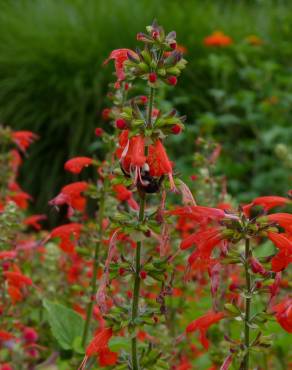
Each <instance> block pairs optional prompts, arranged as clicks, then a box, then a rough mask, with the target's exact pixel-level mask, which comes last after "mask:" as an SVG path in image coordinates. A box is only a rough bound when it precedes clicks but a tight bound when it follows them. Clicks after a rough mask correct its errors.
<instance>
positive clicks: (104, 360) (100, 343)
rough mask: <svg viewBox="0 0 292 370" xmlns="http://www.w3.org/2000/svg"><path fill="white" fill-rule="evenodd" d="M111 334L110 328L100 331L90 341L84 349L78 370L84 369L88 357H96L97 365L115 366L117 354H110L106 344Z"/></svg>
mask: <svg viewBox="0 0 292 370" xmlns="http://www.w3.org/2000/svg"><path fill="white" fill-rule="evenodd" d="M112 335H113V332H112V329H111V328H104V329H100V330H99V331H98V332H97V334H96V335H95V337H94V338H93V339H92V341H91V342H90V343H89V345H88V346H87V348H86V352H85V357H84V359H83V361H82V363H81V365H80V367H79V369H78V370H83V369H85V366H86V363H87V360H88V358H89V357H92V356H96V355H97V356H98V357H99V365H100V366H101V367H104V366H112V365H115V364H116V362H117V359H118V354H117V353H116V352H111V351H110V349H109V347H108V342H109V340H110V338H111V337H112Z"/></svg>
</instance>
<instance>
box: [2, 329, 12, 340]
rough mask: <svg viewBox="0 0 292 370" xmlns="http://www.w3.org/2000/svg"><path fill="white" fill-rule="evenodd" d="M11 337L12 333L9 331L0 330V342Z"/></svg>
mask: <svg viewBox="0 0 292 370" xmlns="http://www.w3.org/2000/svg"><path fill="white" fill-rule="evenodd" d="M12 338H14V336H13V334H11V333H9V332H8V331H6V330H0V342H1V341H3V342H6V341H8V340H10V339H12Z"/></svg>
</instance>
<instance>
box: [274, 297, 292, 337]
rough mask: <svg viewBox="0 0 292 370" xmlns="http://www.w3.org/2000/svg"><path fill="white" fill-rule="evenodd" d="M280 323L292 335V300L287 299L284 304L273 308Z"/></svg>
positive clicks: (281, 303)
mask: <svg viewBox="0 0 292 370" xmlns="http://www.w3.org/2000/svg"><path fill="white" fill-rule="evenodd" d="M272 310H273V312H275V316H276V319H277V321H278V323H279V324H280V325H281V326H282V328H283V329H284V330H286V331H287V332H288V333H292V298H289V297H288V298H285V299H284V300H283V301H282V302H280V303H279V304H277V305H275V306H273V307H272Z"/></svg>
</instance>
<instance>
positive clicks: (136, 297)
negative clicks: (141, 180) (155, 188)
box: [131, 194, 146, 370]
mask: <svg viewBox="0 0 292 370" xmlns="http://www.w3.org/2000/svg"><path fill="white" fill-rule="evenodd" d="M145 200H146V197H145V194H142V195H141V196H140V210H139V222H143V220H144V211H145V203H146V202H145ZM141 248H142V242H141V241H138V242H137V248H136V256H135V282H134V293H133V301H132V317H131V319H132V322H133V323H134V321H135V319H136V318H137V316H138V310H139V296H140V283H141V278H140V269H141ZM131 342H132V369H133V370H138V369H139V360H138V351H137V338H136V337H134V338H132V341H131Z"/></svg>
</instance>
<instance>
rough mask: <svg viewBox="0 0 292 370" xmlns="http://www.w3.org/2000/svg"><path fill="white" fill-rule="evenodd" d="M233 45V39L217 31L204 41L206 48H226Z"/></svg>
mask: <svg viewBox="0 0 292 370" xmlns="http://www.w3.org/2000/svg"><path fill="white" fill-rule="evenodd" d="M232 43H233V40H232V38H231V37H229V36H227V35H225V34H224V33H223V32H221V31H215V32H213V33H212V34H211V35H210V36H207V37H205V39H204V45H205V46H215V47H218V46H219V47H224V46H229V45H231V44H232Z"/></svg>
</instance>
